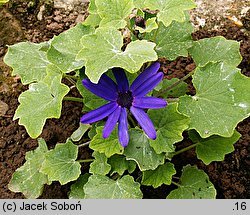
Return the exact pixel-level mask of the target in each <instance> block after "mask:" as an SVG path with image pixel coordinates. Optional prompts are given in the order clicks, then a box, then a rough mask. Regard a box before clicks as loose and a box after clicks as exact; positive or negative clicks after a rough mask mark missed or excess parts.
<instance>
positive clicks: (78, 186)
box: [69, 173, 90, 199]
mask: <svg viewBox="0 0 250 215" xmlns="http://www.w3.org/2000/svg"><path fill="white" fill-rule="evenodd" d="M89 176H90V174H89V173H85V174H84V175H80V177H79V178H78V179H77V181H76V182H75V183H74V184H72V185H71V186H70V193H69V199H84V197H85V193H84V190H83V187H84V185H85V184H86V183H87V182H88V179H89Z"/></svg>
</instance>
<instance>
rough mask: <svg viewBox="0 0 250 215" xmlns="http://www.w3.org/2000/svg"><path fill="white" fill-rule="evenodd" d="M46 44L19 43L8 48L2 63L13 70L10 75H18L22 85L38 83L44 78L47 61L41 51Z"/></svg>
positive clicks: (44, 53)
mask: <svg viewBox="0 0 250 215" xmlns="http://www.w3.org/2000/svg"><path fill="white" fill-rule="evenodd" d="M47 46H48V43H47V42H44V43H40V44H35V43H30V42H21V43H17V44H15V45H12V46H9V48H8V51H7V54H6V55H5V57H4V62H5V63H6V64H7V65H9V66H10V67H12V68H13V72H12V75H19V76H20V77H21V81H22V83H23V84H29V83H32V82H36V81H40V80H42V79H43V78H44V77H45V76H46V67H47V65H48V64H49V61H48V60H47V57H46V52H44V51H42V49H43V48H45V47H47Z"/></svg>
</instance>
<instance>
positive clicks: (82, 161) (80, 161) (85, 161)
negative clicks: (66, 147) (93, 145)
mask: <svg viewBox="0 0 250 215" xmlns="http://www.w3.org/2000/svg"><path fill="white" fill-rule="evenodd" d="M94 160H95V159H85V160H77V161H78V162H79V163H89V162H93V161H94Z"/></svg>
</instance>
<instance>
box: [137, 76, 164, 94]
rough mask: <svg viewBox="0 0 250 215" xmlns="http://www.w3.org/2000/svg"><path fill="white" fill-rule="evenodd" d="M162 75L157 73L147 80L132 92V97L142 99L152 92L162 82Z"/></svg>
mask: <svg viewBox="0 0 250 215" xmlns="http://www.w3.org/2000/svg"><path fill="white" fill-rule="evenodd" d="M162 78H163V73H162V72H159V73H157V74H155V75H154V76H152V77H151V78H149V79H148V80H147V81H144V82H143V83H142V85H141V86H139V87H138V88H136V89H135V90H134V91H132V94H133V96H134V97H143V96H145V95H146V94H148V93H149V92H150V91H151V90H153V89H154V88H155V87H156V86H157V85H158V84H159V83H160V82H161V80H162Z"/></svg>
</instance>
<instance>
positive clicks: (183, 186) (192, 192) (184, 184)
mask: <svg viewBox="0 0 250 215" xmlns="http://www.w3.org/2000/svg"><path fill="white" fill-rule="evenodd" d="M179 184H180V186H179V187H178V188H177V189H176V190H173V191H171V192H170V194H169V195H168V196H167V198H168V199H214V198H215V197H216V190H215V188H214V186H213V184H212V183H211V182H210V181H209V178H208V176H207V174H206V173H205V172H203V170H199V169H198V168H197V167H195V166H190V165H188V166H185V167H184V168H183V170H182V176H181V178H180V182H179Z"/></svg>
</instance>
